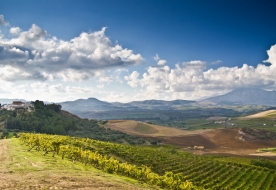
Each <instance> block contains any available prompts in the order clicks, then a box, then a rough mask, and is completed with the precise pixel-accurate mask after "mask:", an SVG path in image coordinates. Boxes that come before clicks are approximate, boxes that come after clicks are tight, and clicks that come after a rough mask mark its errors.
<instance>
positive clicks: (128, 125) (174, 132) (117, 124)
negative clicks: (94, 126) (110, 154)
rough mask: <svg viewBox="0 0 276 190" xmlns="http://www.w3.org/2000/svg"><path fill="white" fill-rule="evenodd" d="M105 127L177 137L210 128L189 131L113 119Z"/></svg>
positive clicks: (143, 133) (126, 131)
mask: <svg viewBox="0 0 276 190" xmlns="http://www.w3.org/2000/svg"><path fill="white" fill-rule="evenodd" d="M104 127H106V128H110V129H113V130H118V131H122V132H125V133H128V134H132V135H139V136H145V137H176V136H183V135H185V136H186V135H195V134H201V133H205V132H207V131H209V130H196V131H188V130H181V129H176V128H171V127H163V126H158V125H152V124H147V123H143V122H138V121H133V120H111V121H109V122H108V123H107V124H106V125H105V126H104Z"/></svg>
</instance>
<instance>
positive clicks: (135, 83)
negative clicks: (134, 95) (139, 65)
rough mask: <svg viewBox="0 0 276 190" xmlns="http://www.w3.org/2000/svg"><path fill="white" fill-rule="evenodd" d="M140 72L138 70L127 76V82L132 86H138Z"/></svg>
mask: <svg viewBox="0 0 276 190" xmlns="http://www.w3.org/2000/svg"><path fill="white" fill-rule="evenodd" d="M138 77H139V73H138V72H137V71H133V72H132V73H131V74H130V75H129V76H125V77H124V78H125V80H127V81H128V82H127V84H129V86H131V87H133V88H134V87H137V86H138V85H139V84H140V80H139V79H138Z"/></svg>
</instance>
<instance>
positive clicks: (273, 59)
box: [264, 44, 276, 65]
mask: <svg viewBox="0 0 276 190" xmlns="http://www.w3.org/2000/svg"><path fill="white" fill-rule="evenodd" d="M267 54H268V59H267V60H266V61H264V62H266V63H271V64H273V65H276V44H275V45H274V46H271V47H270V50H267Z"/></svg>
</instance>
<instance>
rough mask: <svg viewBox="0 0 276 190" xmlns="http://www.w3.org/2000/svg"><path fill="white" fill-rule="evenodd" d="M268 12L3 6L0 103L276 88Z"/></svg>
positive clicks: (96, 2)
mask: <svg viewBox="0 0 276 190" xmlns="http://www.w3.org/2000/svg"><path fill="white" fill-rule="evenodd" d="M275 9H276V1H270V0H266V1H263V0H262V1H261V0H252V1H237V0H231V1H221V0H209V1H205V0H193V1H188V0H170V1H168V0H166V1H165V0H131V1H129V0H82V1H76V0H75V1H73V0H59V1H54V0H47V1H44V0H39V1H37V0H36V1H34V0H25V1H18V0H0V98H19V99H25V100H32V101H33V100H43V101H50V102H63V101H72V100H76V99H80V98H83V99H86V98H90V97H95V98H97V99H100V100H103V101H108V102H115V101H118V102H130V101H136V100H148V99H158V100H175V99H185V100H199V99H203V98H206V97H210V96H215V95H219V94H224V93H227V92H229V91H231V90H234V89H238V88H261V89H265V90H275V89H276V24H275V23H276V22H275V18H276V11H275Z"/></svg>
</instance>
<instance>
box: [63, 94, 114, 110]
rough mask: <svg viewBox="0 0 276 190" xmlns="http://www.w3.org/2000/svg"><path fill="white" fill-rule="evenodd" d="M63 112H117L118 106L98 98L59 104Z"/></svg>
mask: <svg viewBox="0 0 276 190" xmlns="http://www.w3.org/2000/svg"><path fill="white" fill-rule="evenodd" d="M59 104H60V105H61V106H62V109H63V110H66V111H69V112H72V113H76V112H85V111H107V110H116V108H117V107H116V106H114V105H112V104H111V103H108V102H104V101H100V100H98V99H96V98H88V99H78V100H75V101H67V102H62V103H59Z"/></svg>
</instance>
